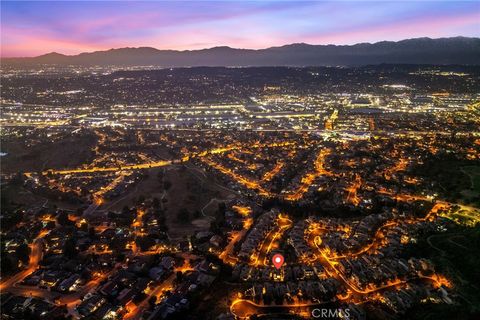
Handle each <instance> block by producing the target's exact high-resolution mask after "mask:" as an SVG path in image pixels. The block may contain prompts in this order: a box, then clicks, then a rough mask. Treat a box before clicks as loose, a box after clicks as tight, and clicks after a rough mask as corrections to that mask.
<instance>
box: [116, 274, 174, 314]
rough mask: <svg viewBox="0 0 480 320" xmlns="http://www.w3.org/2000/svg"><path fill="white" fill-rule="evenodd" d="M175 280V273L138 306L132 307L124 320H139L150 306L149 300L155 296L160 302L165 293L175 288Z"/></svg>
mask: <svg viewBox="0 0 480 320" xmlns="http://www.w3.org/2000/svg"><path fill="white" fill-rule="evenodd" d="M174 280H175V273H173V274H172V275H170V276H169V277H168V278H167V279H165V280H164V281H163V282H162V283H161V284H160V285H159V286H157V287H155V289H153V290H152V291H151V292H150V293H149V294H148V295H147V297H146V298H145V299H144V300H143V301H142V302H140V304H139V305H138V306H135V305H132V306H131V309H130V310H129V312H128V313H127V314H126V315H125V316H124V317H123V319H124V320H133V319H139V318H140V316H141V315H142V311H144V310H145V308H146V307H147V306H148V300H150V298H151V297H153V296H155V297H157V301H158V298H161V297H162V296H163V293H164V292H165V291H167V290H171V289H172V288H173V281H174Z"/></svg>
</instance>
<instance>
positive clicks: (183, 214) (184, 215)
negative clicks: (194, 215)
mask: <svg viewBox="0 0 480 320" xmlns="http://www.w3.org/2000/svg"><path fill="white" fill-rule="evenodd" d="M177 219H178V221H180V222H183V223H186V222H188V221H189V220H190V212H188V210H187V209H185V208H182V209H180V211H179V212H178V214H177Z"/></svg>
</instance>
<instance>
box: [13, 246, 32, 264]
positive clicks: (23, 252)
mask: <svg viewBox="0 0 480 320" xmlns="http://www.w3.org/2000/svg"><path fill="white" fill-rule="evenodd" d="M15 253H16V254H17V258H18V259H19V260H21V261H22V262H23V263H24V264H27V263H28V261H29V260H30V248H29V247H28V245H27V244H26V243H22V244H21V245H19V246H18V247H17V250H16V251H15Z"/></svg>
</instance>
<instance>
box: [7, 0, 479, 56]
mask: <svg viewBox="0 0 480 320" xmlns="http://www.w3.org/2000/svg"><path fill="white" fill-rule="evenodd" d="M1 9H2V10H1V18H2V19H1V21H2V22H1V27H2V34H1V42H2V48H1V55H2V57H21V56H37V55H41V54H45V53H49V52H53V51H55V52H59V53H62V54H78V53H81V52H91V51H97V50H107V49H110V48H121V47H140V46H148V47H155V48H158V49H173V50H195V49H203V48H211V47H215V46H230V47H234V48H248V49H261V48H267V47H272V46H281V45H285V44H290V43H299V42H305V43H309V44H339V45H342V44H355V43H361V42H371V43H372V42H378V41H383V40H391V41H398V40H403V39H408V38H417V37H431V38H439V37H453V36H466V37H478V36H480V22H479V21H480V2H478V1H403V2H390V1H334V2H323V1H314V2H303V1H300V2H289V1H278V2H275V1H253V2H239V1H200V2H189V1H176V2H175V1H150V2H126V1H91V2H76V1H64V2H47V1H33V2H27V1H6V2H5V1H2V2H1Z"/></svg>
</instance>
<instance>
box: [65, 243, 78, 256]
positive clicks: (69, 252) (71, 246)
mask: <svg viewBox="0 0 480 320" xmlns="http://www.w3.org/2000/svg"><path fill="white" fill-rule="evenodd" d="M77 253H78V252H77V248H76V247H75V240H73V239H72V238H68V239H67V240H66V241H65V244H64V246H63V254H64V255H65V256H66V257H68V258H70V259H72V258H74V257H75V256H76V255H77Z"/></svg>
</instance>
